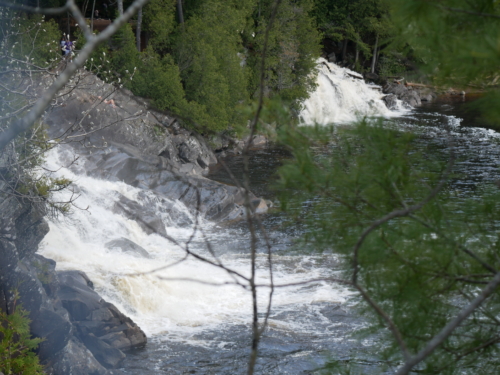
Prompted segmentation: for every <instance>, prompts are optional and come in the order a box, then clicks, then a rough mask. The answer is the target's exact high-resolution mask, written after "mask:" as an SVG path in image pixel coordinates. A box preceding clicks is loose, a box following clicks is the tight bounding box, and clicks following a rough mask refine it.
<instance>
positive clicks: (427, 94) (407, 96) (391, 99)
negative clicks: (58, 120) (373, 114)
mask: <svg viewBox="0 0 500 375" xmlns="http://www.w3.org/2000/svg"><path fill="white" fill-rule="evenodd" d="M383 92H384V94H386V96H385V97H384V101H385V103H386V105H387V108H389V109H395V108H396V107H397V103H396V99H399V100H401V101H402V102H403V103H405V104H406V105H409V106H411V107H418V106H420V105H422V102H431V101H433V100H434V99H436V97H437V95H436V93H435V92H433V91H432V90H431V89H430V88H428V87H423V86H422V87H417V86H405V85H404V84H401V83H398V82H390V83H387V84H386V85H385V86H384V87H383Z"/></svg>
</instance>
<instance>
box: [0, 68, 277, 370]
mask: <svg viewBox="0 0 500 375" xmlns="http://www.w3.org/2000/svg"><path fill="white" fill-rule="evenodd" d="M80 78H81V80H80V86H79V88H77V89H74V90H71V91H68V92H66V94H67V95H63V97H65V99H64V102H62V103H59V104H58V105H57V106H56V107H55V108H54V109H52V110H51V111H50V112H48V113H47V114H46V116H45V118H44V121H45V123H46V124H48V125H49V132H50V133H51V135H52V136H53V137H54V138H59V139H60V138H61V137H64V136H65V135H66V136H67V135H68V134H71V136H72V138H71V141H72V143H70V144H66V145H64V146H62V145H61V146H59V147H62V148H63V150H64V151H67V153H66V154H67V156H68V164H71V165H72V166H71V168H73V169H74V170H76V171H77V172H78V173H82V174H86V175H89V176H92V177H97V178H102V179H107V180H113V181H123V182H125V183H127V184H130V185H132V186H136V187H139V188H141V187H143V188H147V189H148V194H144V195H141V193H140V194H138V197H137V200H136V201H133V200H131V199H129V198H127V197H125V196H121V197H119V198H120V199H119V200H118V203H117V204H116V205H115V206H114V207H113V208H112V209H113V210H114V211H116V212H120V213H121V214H123V215H124V216H126V217H128V218H130V219H132V220H135V221H136V222H137V223H138V224H139V225H140V226H141V227H142V228H143V230H144V231H146V233H157V234H159V235H163V236H166V231H165V223H164V222H163V221H162V219H161V218H160V217H159V216H158V212H156V211H155V210H160V212H166V211H168V213H169V215H170V217H172V218H173V219H172V220H175V221H176V224H177V225H183V223H185V224H190V223H191V222H192V218H191V215H190V213H189V212H188V213H186V212H185V211H186V210H185V209H184V211H183V210H180V209H177V208H176V207H174V206H175V204H173V203H172V202H175V201H177V200H178V201H181V202H183V203H184V204H185V205H186V207H188V209H190V210H191V212H192V213H195V212H197V213H199V214H200V215H203V216H204V217H205V218H207V219H209V220H215V221H220V220H228V219H236V218H239V217H242V216H243V215H244V213H245V212H244V208H243V202H244V195H243V192H242V191H240V190H239V189H238V188H237V187H234V186H229V185H224V184H221V183H218V182H215V181H211V180H208V179H207V178H205V177H204V174H206V173H207V172H208V168H209V167H210V166H211V165H213V164H215V163H217V158H216V156H215V154H214V152H213V151H212V150H211V147H210V146H209V145H208V144H207V142H206V141H205V140H204V138H203V137H201V136H200V135H199V134H197V133H196V132H193V131H188V130H186V129H183V128H182V127H180V126H179V124H178V123H177V122H176V120H175V119H174V118H172V117H170V116H168V115H166V114H164V113H159V112H155V111H152V110H148V106H147V103H145V102H144V101H141V100H140V99H139V98H135V97H133V96H132V95H131V93H130V92H128V91H127V90H118V91H115V92H114V93H113V94H112V95H113V96H114V97H113V99H114V100H115V102H116V104H117V108H113V107H112V106H110V105H107V104H104V103H101V102H100V101H99V100H98V96H102V97H107V96H108V94H109V90H112V89H113V88H112V87H111V86H109V85H106V84H104V83H103V82H102V81H100V80H99V79H98V78H96V77H94V76H92V75H88V76H86V77H80ZM42 87H43V86H42ZM81 87H83V88H81ZM58 100H59V99H58ZM252 141H253V143H254V145H262V144H265V142H266V140H265V138H262V137H255V138H254V139H252ZM220 143H221V147H222V148H224V147H229V144H227V143H226V140H223V139H221V142H220ZM75 154H77V155H78V156H79V160H78V164H76V163H74V159H72V158H73V155H75ZM62 162H64V161H62ZM3 172H4V171H2V168H1V166H0V173H3ZM0 184H1V182H0ZM3 190H5V189H4V186H0V191H3ZM117 194H119V193H117ZM151 201H154V202H155V203H157V206H156V208H155V209H152V208H151V207H152V204H151ZM251 201H252V204H253V209H254V210H255V211H256V212H257V213H265V212H266V211H267V208H268V206H267V203H266V201H264V200H263V199H258V198H256V197H255V196H252V197H251ZM159 206H160V208H158V207H159ZM162 210H163V211H162ZM48 230H49V226H48V224H47V222H46V221H45V219H44V213H43V212H41V211H40V210H37V209H35V207H34V206H33V205H32V204H31V203H30V202H28V201H22V200H19V199H18V198H16V197H14V196H9V195H0V309H1V310H2V311H6V312H7V313H9V312H12V311H13V309H14V307H15V304H19V303H21V304H22V305H23V307H24V308H25V309H26V310H28V311H29V316H30V319H31V321H32V323H31V333H32V334H33V336H35V337H42V338H44V339H45V341H43V342H42V343H41V344H40V346H39V348H38V355H39V357H40V360H41V362H42V364H44V365H45V371H46V373H47V374H52V375H113V374H117V375H118V374H120V373H121V372H120V371H119V370H112V369H113V368H116V367H117V366H119V365H120V363H121V362H122V361H123V359H124V358H125V354H124V352H126V351H127V350H130V349H132V348H135V347H138V346H142V345H144V344H145V343H146V336H145V334H144V332H142V331H141V329H140V328H139V327H138V326H137V325H136V324H135V323H134V322H133V321H132V320H130V319H129V318H128V317H126V316H125V315H123V314H122V313H121V312H120V311H119V310H118V309H117V308H116V307H115V306H114V305H112V304H110V303H108V302H106V301H104V300H103V299H102V298H101V297H100V296H99V295H98V294H97V293H96V292H95V291H94V289H93V285H92V282H91V281H90V280H89V278H88V277H87V276H86V275H85V274H84V273H83V272H80V271H62V272H57V271H56V270H55V268H56V263H55V262H54V261H53V260H50V259H46V258H44V257H42V256H40V255H37V254H35V253H36V251H37V249H38V245H39V243H40V241H41V240H42V239H43V237H44V236H45V235H46V234H47V232H48ZM106 246H107V247H108V248H109V249H118V250H121V251H124V252H130V253H132V254H134V255H135V256H141V257H149V254H148V253H147V251H146V250H144V249H143V248H142V247H140V246H139V245H137V244H135V243H134V242H132V241H130V240H128V239H126V238H118V239H116V240H113V241H110V242H108V243H107V244H106ZM14 291H17V293H18V295H19V297H18V299H17V301H16V300H15V292H14Z"/></svg>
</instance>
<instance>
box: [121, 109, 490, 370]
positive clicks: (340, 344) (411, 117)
mask: <svg viewBox="0 0 500 375" xmlns="http://www.w3.org/2000/svg"><path fill="white" fill-rule="evenodd" d="M466 104H467V103H463V102H462V101H440V102H436V103H432V104H428V105H425V106H422V107H421V108H418V109H415V110H413V111H412V112H410V113H407V114H406V115H403V116H401V117H398V118H393V119H388V120H387V121H389V122H391V123H395V124H396V125H397V126H398V127H399V128H400V129H402V130H403V131H414V132H417V133H418V134H420V135H421V137H420V140H421V142H423V143H425V144H427V145H429V144H430V145H431V146H432V148H431V149H433V150H434V151H435V154H436V155H437V156H436V157H440V158H446V157H447V155H448V146H449V142H450V137H451V139H453V144H454V146H455V149H456V153H457V155H459V157H458V160H457V164H456V169H455V172H456V173H457V174H456V177H455V178H454V179H453V181H451V187H450V188H452V189H455V190H456V191H457V192H458V194H459V195H460V194H462V195H464V196H465V195H467V196H470V195H471V194H475V193H476V192H477V191H478V189H480V188H481V187H482V186H485V185H487V184H491V183H493V182H495V181H497V180H498V179H500V174H499V171H498V165H499V161H500V137H499V134H498V133H496V132H495V131H494V130H489V129H487V128H485V127H484V126H485V124H484V123H483V122H482V121H481V119H480V118H479V116H478V115H477V113H476V112H474V111H471V110H468V109H467V105H466ZM289 157H290V155H289V154H288V153H287V152H286V151H285V150H283V149H280V148H279V147H275V148H270V149H266V150H256V151H253V152H252V154H251V159H250V170H251V190H252V191H253V192H254V194H255V195H257V196H260V197H264V198H265V199H268V200H271V201H275V194H274V192H273V191H272V189H271V186H272V184H273V181H275V178H276V177H275V172H276V170H277V168H279V166H280V165H281V163H282V162H283V160H286V159H287V158H289ZM224 162H225V163H226V165H227V166H228V168H229V169H230V170H231V171H232V173H233V174H234V175H235V176H236V178H237V179H240V180H241V178H242V169H243V168H242V157H241V156H232V157H228V158H226V159H225V160H224ZM209 177H210V178H212V179H214V180H217V181H220V182H224V183H228V184H232V183H233V182H232V180H231V178H230V177H229V176H228V174H227V173H226V171H225V169H224V168H221V167H218V168H217V169H214V170H213V171H212V173H211V175H210V176H209ZM284 219H285V218H284V217H283V215H282V214H280V213H273V212H272V211H271V213H270V214H268V215H265V216H263V217H262V220H263V224H264V226H265V228H266V230H267V231H268V232H269V236H270V239H271V243H272V245H273V252H274V255H275V257H276V268H277V272H283V273H287V272H288V273H298V272H301V273H304V274H307V275H315V276H318V275H319V276H326V275H329V276H331V275H335V274H338V273H339V272H340V271H341V270H340V268H339V262H338V260H337V257H336V256H335V254H324V255H321V256H315V255H313V254H297V253H296V252H295V251H294V252H290V251H289V249H290V248H292V245H293V242H294V240H295V239H296V238H298V237H299V236H300V234H301V228H300V227H298V226H283V223H284V221H285V220H284ZM211 233H212V234H210V235H209V236H211V237H210V239H211V241H212V243H213V246H214V248H216V249H217V251H218V252H219V253H220V254H236V255H241V256H242V257H244V256H245V254H246V250H245V249H246V248H247V247H246V243H247V242H246V241H248V233H247V232H246V229H245V224H244V223H235V224H232V225H229V226H223V227H218V228H214V229H213V231H212V232H211ZM259 246H260V248H259V251H260V252H264V251H265V249H264V246H263V243H262V242H261V243H260V244H259ZM329 288H330V286H328V285H316V284H312V285H309V286H302V287H300V288H295V289H293V290H290V291H284V292H282V295H281V296H278V297H276V298H277V303H276V307H275V308H274V309H273V310H272V313H271V320H270V325H269V327H268V329H267V330H266V332H265V334H264V336H263V338H262V342H261V345H260V356H259V359H258V364H257V371H256V373H258V374H320V373H322V371H321V368H322V367H323V366H324V365H325V364H326V363H327V362H328V360H329V359H330V358H334V359H336V360H341V361H350V360H352V359H353V358H354V357H355V358H356V360H355V361H356V363H357V364H358V365H357V370H356V372H355V373H359V374H370V373H373V372H375V371H374V370H375V369H377V368H378V360H377V346H379V345H381V343H380V342H378V339H377V337H372V338H370V339H360V338H359V337H358V336H357V335H356V333H357V332H358V331H359V330H360V329H361V328H362V327H363V326H364V321H363V319H362V318H361V317H360V316H359V315H358V314H357V312H356V307H355V306H356V297H355V296H354V295H353V294H352V293H350V291H349V290H347V289H345V290H340V289H339V290H337V289H335V290H333V291H332V290H331V289H329ZM242 293H244V292H243V291H242ZM309 295H310V296H313V295H314V298H313V297H311V298H308V296H309ZM261 311H262V310H261ZM245 319H247V320H246V322H245ZM250 337H251V332H250V314H248V315H247V316H244V317H243V318H241V317H239V319H235V320H234V321H231V319H228V320H227V323H224V324H220V325H218V326H217V327H215V328H208V329H206V330H200V331H197V332H195V333H191V334H189V335H186V337H185V338H184V339H182V338H181V339H179V338H177V339H175V340H174V339H171V338H170V337H169V335H168V333H167V334H164V335H157V336H155V337H151V338H150V341H149V343H148V345H147V346H146V347H145V348H143V349H141V350H138V351H136V352H134V353H131V355H129V356H128V357H127V359H126V362H125V363H124V368H123V370H124V371H125V372H126V373H129V374H147V375H149V374H224V375H225V374H227V375H230V374H244V373H246V366H247V360H248V354H249V347H250Z"/></svg>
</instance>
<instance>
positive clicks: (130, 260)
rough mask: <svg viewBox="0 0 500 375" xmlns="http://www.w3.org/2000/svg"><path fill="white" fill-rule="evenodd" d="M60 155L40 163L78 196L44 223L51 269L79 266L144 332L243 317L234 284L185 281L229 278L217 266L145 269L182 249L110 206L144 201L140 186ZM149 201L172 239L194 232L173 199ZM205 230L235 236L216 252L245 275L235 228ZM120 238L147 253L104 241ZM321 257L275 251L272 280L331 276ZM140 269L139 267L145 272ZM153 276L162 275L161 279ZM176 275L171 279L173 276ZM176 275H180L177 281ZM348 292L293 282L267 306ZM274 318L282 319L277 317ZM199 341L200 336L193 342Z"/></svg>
mask: <svg viewBox="0 0 500 375" xmlns="http://www.w3.org/2000/svg"><path fill="white" fill-rule="evenodd" d="M66 160H68V158H67V157H65V154H64V153H63V152H62V151H61V150H53V151H51V153H50V155H49V157H48V160H47V163H46V164H47V168H48V169H51V170H58V172H57V173H56V175H58V176H65V177H67V178H70V179H71V180H72V181H74V184H73V185H74V189H76V191H78V192H79V194H80V197H79V198H78V200H77V205H78V206H79V207H81V208H82V209H81V210H80V209H74V210H73V213H72V215H71V217H70V218H69V219H63V220H55V221H51V222H50V232H49V233H48V234H47V236H46V237H45V239H44V241H43V243H42V246H41V249H40V251H39V253H40V254H41V255H43V256H46V257H48V258H51V259H54V260H55V261H56V262H57V269H58V270H72V269H76V270H81V271H84V272H86V273H87V275H88V276H89V277H90V279H91V280H92V281H93V282H94V285H95V287H96V290H97V291H98V292H99V293H100V294H101V295H102V297H103V298H104V299H106V300H107V301H109V302H112V303H114V304H115V305H116V306H117V307H118V308H119V309H121V310H122V311H123V312H124V313H125V314H127V315H129V316H130V317H131V318H132V319H133V320H134V321H135V322H136V323H138V325H139V326H140V327H141V328H142V329H143V330H144V331H145V332H146V334H147V335H148V336H149V337H152V336H153V337H160V338H164V339H169V340H176V339H178V340H184V341H186V340H188V339H189V336H190V334H195V333H199V332H200V331H202V330H205V329H214V328H217V327H218V326H220V325H222V324H238V323H243V324H248V323H249V322H250V314H251V298H250V297H251V296H250V293H249V292H248V291H245V290H243V289H242V288H241V287H239V286H211V285H206V284H203V283H195V282H190V281H186V280H185V279H194V280H200V281H204V282H208V283H224V282H227V281H231V280H232V279H231V278H230V277H229V276H228V274H227V273H226V272H224V271H222V270H220V269H218V268H216V267H213V266H210V265H208V264H206V263H203V262H200V261H198V260H195V259H193V258H189V259H188V260H186V261H184V262H182V263H180V264H179V265H176V266H175V267H172V268H169V269H167V270H163V271H159V272H154V273H147V272H149V271H151V270H155V269H157V268H159V267H162V266H165V265H167V264H170V263H172V262H175V261H177V260H181V259H182V258H183V257H184V256H185V251H184V250H183V249H181V248H179V247H178V246H176V245H174V244H173V243H171V242H169V241H168V240H166V239H165V238H164V237H161V236H159V235H157V234H149V235H148V234H147V233H145V232H144V231H143V230H142V229H141V227H140V226H139V225H138V224H137V223H136V222H135V221H133V220H130V219H128V218H126V217H125V216H123V215H121V214H120V213H117V212H115V211H116V210H114V205H115V203H116V202H117V201H118V200H119V198H120V197H121V196H125V197H127V198H129V199H131V200H133V201H137V202H139V203H144V200H145V199H147V194H146V198H145V197H144V191H143V190H141V189H138V188H135V187H132V186H129V185H127V184H125V183H122V182H110V181H104V180H98V179H95V178H91V177H87V176H82V175H77V174H74V173H73V172H72V171H70V170H68V169H66V168H62V169H59V168H60V166H61V165H65V163H66ZM68 194H70V192H65V193H61V196H59V197H58V198H61V199H65V198H68ZM146 203H147V204H150V205H155V204H156V205H157V206H155V211H156V212H158V213H159V214H160V216H161V218H162V221H163V222H164V224H165V227H166V230H167V233H168V235H169V236H171V237H173V238H175V239H176V240H177V241H178V242H180V243H184V242H186V241H188V239H189V238H190V236H192V234H193V226H192V225H187V226H186V225H185V224H183V225H179V224H178V223H176V222H175V217H178V216H179V213H183V214H184V215H186V216H190V215H191V214H190V213H189V211H188V210H187V208H186V207H184V206H183V205H182V204H181V203H180V202H170V203H172V204H173V209H172V211H175V212H176V215H169V213H168V212H162V211H165V210H162V207H160V206H159V205H160V203H158V202H155V201H154V200H149V201H147V202H146ZM201 228H202V229H203V231H204V233H205V235H206V236H207V237H208V239H209V240H210V241H211V242H212V243H213V244H214V247H215V248H216V249H217V246H219V245H220V244H224V243H234V244H235V245H234V246H235V247H236V246H238V247H239V249H236V248H235V249H234V251H229V252H226V254H225V255H223V256H222V257H221V260H222V261H223V263H224V264H225V265H226V266H227V267H229V268H231V269H234V270H235V271H238V272H240V273H242V274H244V275H249V273H250V266H249V265H250V263H249V257H248V255H247V254H248V252H247V251H245V248H246V247H247V246H248V243H249V242H248V235H247V234H246V233H245V232H244V231H242V230H237V229H229V228H224V229H220V228H217V227H216V226H215V225H214V224H211V223H208V222H205V223H202V224H201ZM120 237H124V238H127V239H130V240H132V241H134V242H135V243H137V244H139V245H140V246H142V247H143V248H144V249H146V250H147V251H148V252H149V253H150V255H151V259H148V258H140V257H137V256H134V255H132V254H130V253H123V252H120V251H118V250H109V249H107V248H106V247H105V244H106V243H107V242H109V241H111V240H114V239H117V238H120ZM190 247H191V250H192V251H196V252H198V253H199V254H202V255H204V256H209V255H208V252H207V249H206V246H205V244H204V240H203V238H202V235H201V234H200V233H199V232H198V233H197V234H196V235H195V237H194V239H193V240H192V243H191V245H190ZM323 260H324V259H323V257H322V256H297V257H294V256H279V255H277V256H276V257H275V262H276V263H275V268H274V270H275V275H274V276H275V283H278V284H285V283H294V282H300V281H302V280H305V279H311V278H312V279H314V278H318V277H325V276H330V275H331V270H330V269H329V268H328V267H327V266H324V265H322V263H323ZM258 263H259V273H258V276H259V282H260V283H263V284H266V283H268V282H269V276H268V273H267V267H266V263H267V261H266V256H265V255H261V256H259V259H258ZM144 273H146V274H144ZM160 277H163V278H168V279H169V280H162V279H161V278H160ZM172 279H177V280H172ZM181 279H182V280H181ZM349 295H350V292H349V291H348V290H347V289H345V288H342V287H337V286H335V285H331V284H329V283H316V284H315V285H314V286H313V287H312V288H311V286H298V287H292V288H285V289H281V290H277V291H276V294H275V297H274V300H273V305H274V307H275V309H278V310H279V309H281V310H287V309H290V311H292V310H295V309H300V308H301V307H300V306H309V305H310V304H311V303H320V302H329V303H342V302H344V301H345V300H346V298H347V297H348V296H349ZM260 296H261V300H260V307H261V309H263V308H264V307H265V303H266V297H267V289H266V288H263V289H262V290H261V293H260ZM280 324H281V323H280ZM299 326H301V327H302V328H303V329H304V330H307V329H310V328H311V327H308V326H307V324H306V325H302V323H300V324H299V322H289V323H287V324H285V327H284V329H286V327H288V329H290V330H291V329H293V330H297V329H298V327H299ZM198 344H199V343H198Z"/></svg>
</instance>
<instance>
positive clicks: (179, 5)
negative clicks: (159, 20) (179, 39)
mask: <svg viewBox="0 0 500 375" xmlns="http://www.w3.org/2000/svg"><path fill="white" fill-rule="evenodd" d="M177 17H178V19H179V23H180V24H181V25H184V13H183V12H182V0H177Z"/></svg>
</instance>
